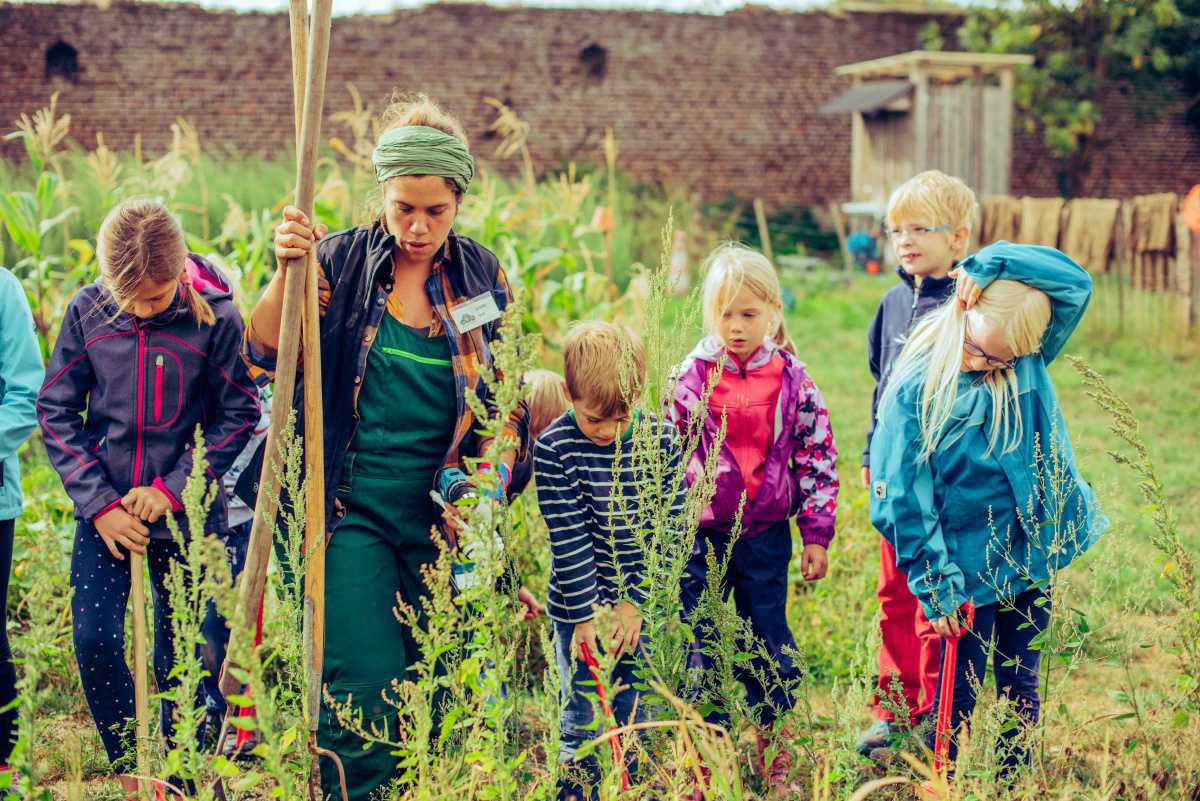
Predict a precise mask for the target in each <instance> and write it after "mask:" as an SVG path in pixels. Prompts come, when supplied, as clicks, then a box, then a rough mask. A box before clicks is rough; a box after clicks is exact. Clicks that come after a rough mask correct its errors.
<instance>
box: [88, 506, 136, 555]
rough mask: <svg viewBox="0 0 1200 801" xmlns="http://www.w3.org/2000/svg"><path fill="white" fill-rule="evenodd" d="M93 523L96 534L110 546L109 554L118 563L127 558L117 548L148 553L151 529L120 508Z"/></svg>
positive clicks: (113, 509) (117, 507) (101, 516)
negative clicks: (147, 547)
mask: <svg viewBox="0 0 1200 801" xmlns="http://www.w3.org/2000/svg"><path fill="white" fill-rule="evenodd" d="M92 523H93V525H95V526H96V532H97V533H98V534H99V535H100V539H102V540H104V544H105V545H106V546H108V552H109V553H111V554H112V555H113V558H114V559H116V560H117V561H119V562H123V561H125V557H124V556H123V555H122V554H121V551H120V549H119V548H118V547H117V546H120V547H121V548H124V549H125V550H127V551H130V552H132V553H140V554H144V553H145V552H146V544H147V543H148V542H150V537H149V536H148V535H149V534H150V529H148V528H146V527H145V526H144V525H142V522H141V521H140V520H138V519H137V518H136V517H134V516H133V515H131V514H129V512H126V511H125V510H124V509H122V508H121V507H120V506H114V507H113V508H112V509H109V510H108V511H107V512H105V513H104V514H102V515H100V516H99V517H97V518H96V519H95V520H93V521H92Z"/></svg>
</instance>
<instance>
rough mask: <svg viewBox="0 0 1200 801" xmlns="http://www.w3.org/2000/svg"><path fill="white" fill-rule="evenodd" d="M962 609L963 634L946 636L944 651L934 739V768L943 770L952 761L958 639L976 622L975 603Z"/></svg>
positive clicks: (939, 770) (968, 602) (963, 606)
mask: <svg viewBox="0 0 1200 801" xmlns="http://www.w3.org/2000/svg"><path fill="white" fill-rule="evenodd" d="M960 611H962V613H963V614H962V619H963V626H962V634H960V635H959V636H957V637H946V638H945V640H946V643H945V646H944V650H943V651H942V687H941V693H940V695H939V696H938V715H937V730H936V731H935V733H934V739H933V769H934V770H935V771H938V772H941V771H942V770H944V769H945V767H946V766H947V765H948V764H949V763H950V730H951V725H950V716H951V714H952V713H953V711H954V709H953V708H954V673H955V671H956V670H957V669H958V641H959V640H961V639H962V637H963V636H964V635H965V634H966V633H967V632H968V631H970V629H971V626H972V624H974V622H975V604H973V603H971V602H970V601H967V602H966V603H965V604H963V605H962V606H961V607H960Z"/></svg>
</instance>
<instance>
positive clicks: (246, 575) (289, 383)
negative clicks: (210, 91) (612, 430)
mask: <svg viewBox="0 0 1200 801" xmlns="http://www.w3.org/2000/svg"><path fill="white" fill-rule="evenodd" d="M331 11H332V0H316V3H315V7H314V10H313V15H312V19H311V22H310V27H309V37H308V38H309V42H310V45H311V51H310V54H309V58H308V69H307V73H306V77H305V92H304V118H303V123H302V125H301V131H300V151H299V153H298V154H297V165H296V206H297V207H298V208H299V209H300V210H301V211H302V212H304V214H305V215H307V216H308V218H309V220H312V218H313V196H314V193H315V189H316V161H317V146H318V143H319V142H320V136H321V116H322V113H323V111H324V107H325V70H326V66H327V61H328V58H329V27H330V17H331ZM307 268H308V259H306V258H299V259H289V260H288V261H287V263H286V264H285V265H284V268H283V269H284V295H283V312H282V319H281V322H280V326H279V354H278V360H277V369H276V373H275V397H274V401H273V405H274V410H275V411H274V414H272V415H271V426H270V429H269V430H268V432H267V452H266V456H267V458H266V459H264V460H263V471H262V475H261V477H260V479H259V490H258V500H257V502H256V503H255V507H254V523H253V526H252V527H251V531H250V544H249V547H248V548H247V553H246V566H245V568H244V570H243V571H242V579H241V582H240V583H239V586H238V591H239V602H240V604H241V608H242V609H243V610H244V616H243V622H244V623H245V625H244V626H243V627H241V628H240V629H237V630H233V631H231V632H230V637H231V638H233V637H253V636H254V625H255V622H256V621H257V619H258V610H259V607H260V606H261V605H262V593H263V588H264V586H265V584H266V578H267V570H266V568H267V563H268V561H269V560H270V556H271V541H272V535H273V533H274V529H275V519H276V515H277V512H278V508H277V504H276V503H275V497H277V496H278V492H279V474H278V473H279V471H280V470H282V467H283V454H281V453H280V452H279V451H280V442H281V439H282V436H283V433H284V432H283V430H284V427H285V425H286V424H287V420H288V417H289V415H290V413H291V411H292V408H293V401H294V400H295V390H296V366H297V362H298V361H299V358H300V330H301V325H302V320H301V317H302V313H303V308H304V293H305V286H306V283H307V272H308V269H307ZM322 533H323V532H322ZM229 667H230V666H229V664H228V663H227V664H226V666H225V670H223V671H222V674H221V683H220V686H221V691H222V692H224V693H233V692H236V691H237V690H238V688H239V682H238V680H237V679H236V678H235V677H234V676H233V675H232V672H231V671H230V670H229Z"/></svg>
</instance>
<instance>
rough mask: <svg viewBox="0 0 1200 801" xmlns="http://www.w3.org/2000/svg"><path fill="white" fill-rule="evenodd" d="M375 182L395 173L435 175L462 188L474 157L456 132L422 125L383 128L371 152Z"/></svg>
mask: <svg viewBox="0 0 1200 801" xmlns="http://www.w3.org/2000/svg"><path fill="white" fill-rule="evenodd" d="M371 161H373V162H374V164H375V179H376V180H377V181H379V183H383V182H384V181H386V180H388V179H390V178H395V177H396V176H397V175H437V176H439V177H442V178H449V179H450V180H451V181H454V185H455V186H457V187H458V189H459V191H460V192H466V191H467V187H468V186H470V185H471V179H472V178H473V177H474V176H475V160H474V159H472V158H471V152H470V151H469V150H467V146H466V144H464V143H463V141H462V140H461V139H459V138H458V137H456V136H451V135H450V134H448V133H444V132H442V131H439V130H437V129H436V128H429V127H427V126H425V125H402V126H400V127H399V128H392V129H391V130H389V131H385V132H384V134H383V136H381V137H379V144H378V145H376V146H375V152H374V153H373V154H372V155H371Z"/></svg>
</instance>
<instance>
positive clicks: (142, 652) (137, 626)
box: [128, 551, 150, 798]
mask: <svg viewBox="0 0 1200 801" xmlns="http://www.w3.org/2000/svg"><path fill="white" fill-rule="evenodd" d="M128 553H129V572H130V579H131V582H130V590H129V596H130V598H131V600H132V602H133V713H134V720H135V721H136V729H135V731H136V735H137V750H136V754H137V765H136V767H135V768H134V769H135V770H136V771H137V783H138V796H140V797H141V798H149V797H150V795H149V789H150V787H149V782H148V781H147V780H146V778H145V777H147V776H149V775H150V764H149V755H148V754H147V753H146V749H147V748H148V747H149V745H150V678H149V676H148V675H147V673H146V636H147V635H146V579H145V572H146V570H145V566H144V565H145V561H146V557H145V556H143V555H142V554H140V553H134V552H133V551H129V552H128Z"/></svg>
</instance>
